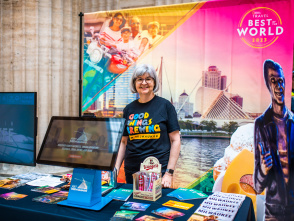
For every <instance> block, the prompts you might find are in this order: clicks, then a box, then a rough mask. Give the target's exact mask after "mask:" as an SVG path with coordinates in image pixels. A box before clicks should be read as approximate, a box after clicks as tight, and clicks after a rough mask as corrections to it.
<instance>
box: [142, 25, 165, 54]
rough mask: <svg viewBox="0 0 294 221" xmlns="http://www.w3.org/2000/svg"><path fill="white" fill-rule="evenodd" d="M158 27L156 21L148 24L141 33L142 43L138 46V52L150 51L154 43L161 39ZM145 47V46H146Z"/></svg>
mask: <svg viewBox="0 0 294 221" xmlns="http://www.w3.org/2000/svg"><path fill="white" fill-rule="evenodd" d="M159 28H160V25H159V23H158V22H157V21H153V22H149V23H148V25H147V29H148V30H145V31H143V32H142V41H141V44H140V47H139V49H140V51H143V52H144V50H146V49H150V48H151V47H152V46H153V45H154V44H155V43H156V42H158V41H159V40H161V39H162V38H163V36H162V35H159V34H158V32H159ZM146 45H147V46H146Z"/></svg>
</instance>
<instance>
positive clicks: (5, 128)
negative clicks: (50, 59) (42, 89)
mask: <svg viewBox="0 0 294 221" xmlns="http://www.w3.org/2000/svg"><path fill="white" fill-rule="evenodd" d="M36 136H37V93H36V92H0V163H10V164H19V165H26V166H35V165H36V161H35V159H36Z"/></svg>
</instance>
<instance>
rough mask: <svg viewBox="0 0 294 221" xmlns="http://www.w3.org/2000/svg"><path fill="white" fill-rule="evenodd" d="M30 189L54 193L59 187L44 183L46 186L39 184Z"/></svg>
mask: <svg viewBox="0 0 294 221" xmlns="http://www.w3.org/2000/svg"><path fill="white" fill-rule="evenodd" d="M31 191H33V192H39V193H47V194H51V193H56V192H58V191H60V188H56V187H53V186H48V185H46V186H40V187H37V188H34V189H31Z"/></svg>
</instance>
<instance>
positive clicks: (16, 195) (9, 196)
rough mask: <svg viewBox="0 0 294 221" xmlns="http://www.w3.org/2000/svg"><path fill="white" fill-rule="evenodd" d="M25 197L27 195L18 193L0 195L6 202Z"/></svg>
mask: <svg viewBox="0 0 294 221" xmlns="http://www.w3.org/2000/svg"><path fill="white" fill-rule="evenodd" d="M26 196H28V195H25V194H19V193H15V192H9V193H4V194H1V195H0V197H1V198H3V199H6V200H19V199H22V198H24V197H26Z"/></svg>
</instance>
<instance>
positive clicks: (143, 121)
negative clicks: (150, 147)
mask: <svg viewBox="0 0 294 221" xmlns="http://www.w3.org/2000/svg"><path fill="white" fill-rule="evenodd" d="M127 131H128V134H129V138H130V140H134V139H159V138H160V133H159V132H160V131H161V130H160V126H159V125H158V124H153V123H152V118H149V113H148V112H145V113H140V114H131V115H129V118H128V122H127Z"/></svg>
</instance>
